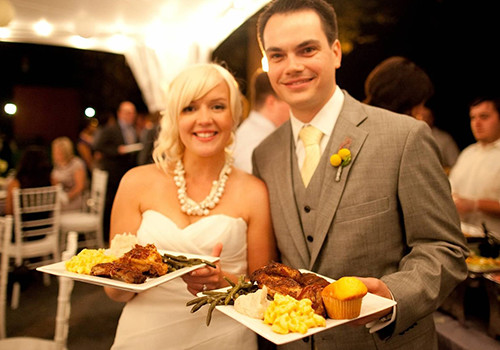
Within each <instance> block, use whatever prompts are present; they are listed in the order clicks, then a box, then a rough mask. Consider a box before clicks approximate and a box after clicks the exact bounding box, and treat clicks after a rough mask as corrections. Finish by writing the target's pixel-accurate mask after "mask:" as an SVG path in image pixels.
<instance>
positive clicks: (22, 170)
mask: <svg viewBox="0 0 500 350" xmlns="http://www.w3.org/2000/svg"><path fill="white" fill-rule="evenodd" d="M51 172H52V165H51V164H50V159H49V156H48V154H47V152H46V151H45V149H44V148H42V147H40V146H29V147H28V148H26V150H25V151H24V152H23V153H22V155H21V159H20V160H19V164H18V165H17V168H16V175H15V177H14V179H12V181H10V182H9V184H8V185H7V198H6V202H5V214H7V215H11V214H13V211H14V210H13V202H12V191H13V190H14V188H32V187H45V186H51V185H52V182H51V177H50V174H51Z"/></svg>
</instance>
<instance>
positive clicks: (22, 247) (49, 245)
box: [7, 185, 62, 309]
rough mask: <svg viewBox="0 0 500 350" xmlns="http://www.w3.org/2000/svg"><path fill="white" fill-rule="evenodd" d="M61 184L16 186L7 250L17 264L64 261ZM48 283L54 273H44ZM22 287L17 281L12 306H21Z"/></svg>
mask: <svg viewBox="0 0 500 350" xmlns="http://www.w3.org/2000/svg"><path fill="white" fill-rule="evenodd" d="M61 191H62V189H61V186H60V185H57V186H47V187H36V188H22V189H19V188H16V189H14V191H13V204H14V206H13V207H14V208H13V209H14V210H13V211H14V242H13V243H11V242H9V248H8V249H7V252H8V254H9V257H10V258H14V260H15V267H19V266H22V265H23V264H24V265H25V266H26V267H27V268H29V269H34V268H36V267H38V266H42V265H46V264H50V263H53V262H57V261H59V260H60V258H61V255H60V254H59V220H60V212H61V205H60V193H61ZM44 282H45V284H46V285H48V284H50V276H48V275H45V276H44ZM20 292H21V287H20V284H19V282H17V281H15V282H14V285H13V289H12V305H11V307H12V308H13V309H16V308H17V307H18V305H19V297H20Z"/></svg>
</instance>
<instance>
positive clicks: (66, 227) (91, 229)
mask: <svg viewBox="0 0 500 350" xmlns="http://www.w3.org/2000/svg"><path fill="white" fill-rule="evenodd" d="M107 184H108V172H107V171H104V170H101V169H94V170H93V171H92V182H91V186H90V198H89V199H88V200H87V206H88V211H87V212H63V213H62V214H61V232H62V233H63V236H64V234H65V233H66V232H70V231H76V232H78V233H81V234H83V235H84V236H85V240H83V241H79V242H78V246H79V247H83V248H90V247H95V248H104V239H103V218H104V204H105V201H106V189H107Z"/></svg>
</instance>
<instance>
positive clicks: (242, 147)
mask: <svg viewBox="0 0 500 350" xmlns="http://www.w3.org/2000/svg"><path fill="white" fill-rule="evenodd" d="M274 130H276V125H274V123H273V122H272V121H270V120H269V119H267V118H266V117H264V116H263V115H262V114H260V113H259V112H257V111H255V110H252V111H251V112H250V114H249V115H248V117H247V118H246V119H245V120H244V121H243V122H242V123H241V124H240V126H239V127H238V129H237V130H236V139H235V145H234V148H233V156H234V166H235V167H237V168H240V169H242V170H244V171H246V172H247V173H250V174H251V173H252V153H253V150H254V149H255V147H257V146H258V145H259V144H260V143H261V142H262V140H264V139H265V138H266V137H267V136H268V135H269V134H271V133H272V132H273V131H274Z"/></svg>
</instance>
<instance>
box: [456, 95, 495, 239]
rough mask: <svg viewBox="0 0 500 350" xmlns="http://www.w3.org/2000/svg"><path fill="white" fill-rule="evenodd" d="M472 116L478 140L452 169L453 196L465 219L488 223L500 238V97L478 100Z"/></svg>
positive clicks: (472, 222)
mask: <svg viewBox="0 0 500 350" xmlns="http://www.w3.org/2000/svg"><path fill="white" fill-rule="evenodd" d="M469 115H470V126H471V129H472V134H473V135H474V138H475V139H476V141H477V142H476V143H474V144H472V145H470V146H468V147H467V148H465V149H464V150H463V151H462V153H460V155H459V157H458V160H457V163H456V164H455V166H454V167H453V168H452V169H451V173H450V182H451V187H452V192H453V199H454V200H455V205H456V206H457V209H458V212H459V214H460V217H461V219H462V221H463V222H465V223H468V224H473V225H481V224H482V223H484V224H485V225H486V227H487V229H488V230H491V231H493V232H496V234H497V238H498V239H500V98H498V97H480V98H477V99H475V100H474V101H473V102H472V103H471V104H470V108H469Z"/></svg>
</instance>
